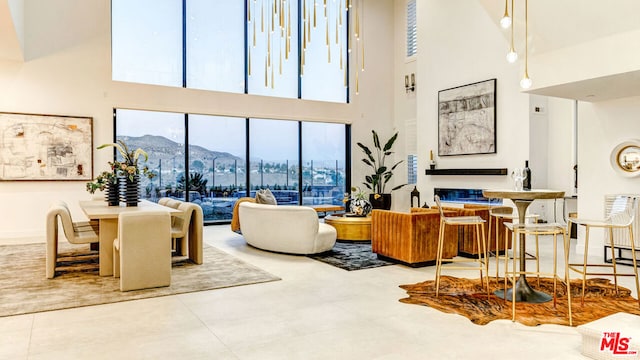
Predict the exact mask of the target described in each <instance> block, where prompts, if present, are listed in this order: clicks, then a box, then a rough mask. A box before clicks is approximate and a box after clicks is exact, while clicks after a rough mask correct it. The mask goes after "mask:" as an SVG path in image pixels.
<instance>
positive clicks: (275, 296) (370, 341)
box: [0, 225, 637, 360]
mask: <svg viewBox="0 0 640 360" xmlns="http://www.w3.org/2000/svg"><path fill="white" fill-rule="evenodd" d="M205 238H206V242H207V243H208V244H210V245H213V246H215V247H217V248H219V249H222V250H224V251H226V252H228V253H230V254H232V255H234V256H236V257H238V258H241V259H243V260H244V261H247V262H249V263H251V264H254V265H256V266H258V267H260V268H262V269H264V270H266V271H269V272H270V273H272V274H274V275H277V276H279V277H281V278H282V281H275V282H271V283H264V284H256V285H248V286H240V287H233V288H227V289H219V290H213V291H205V292H197V293H191V294H182V295H176V296H167V297H159V298H153V299H147V300H138V301H129V302H123V303H115V304H107V305H100V306H90V307H84V308H76V309H70V310H61V311H53V312H44V313H38V314H30V315H21V316H12V317H4V318H0V359H176V358H180V359H461V358H472V359H483V358H492V359H513V358H519V359H540V358H542V359H546V360H551V359H581V358H583V357H582V356H581V355H580V346H581V338H580V335H579V334H578V333H577V332H576V330H575V328H569V327H566V326H557V325H542V326H538V327H527V326H523V325H520V324H518V323H512V322H511V321H506V320H502V321H494V322H492V323H490V324H488V325H484V326H479V325H474V324H472V323H471V322H470V321H469V320H467V319H466V318H464V317H461V316H458V315H451V314H444V313H441V312H439V311H436V310H433V309H431V308H428V307H424V306H418V305H409V304H403V303H400V302H399V301H398V299H400V298H403V297H405V292H404V291H403V290H402V289H400V288H399V287H398V285H401V284H411V283H415V282H419V281H424V280H430V279H433V278H434V267H424V268H419V269H413V268H409V267H405V266H402V265H393V266H387V267H381V268H376V269H368V270H360V271H352V272H348V271H344V270H341V269H338V268H335V267H332V266H330V265H326V264H324V263H321V262H318V261H315V260H311V259H309V258H306V257H303V256H288V255H282V254H274V253H269V252H264V251H260V250H257V249H254V248H251V247H249V246H247V245H246V244H245V242H244V240H243V239H242V237H241V236H240V235H237V234H235V233H233V232H231V231H230V230H229V226H228V225H220V226H208V227H206V228H205ZM573 242H574V244H573V245H574V246H575V240H573ZM547 243H549V242H547ZM550 250H551V249H549V248H548V247H544V246H543V251H545V252H547V253H549V252H550ZM543 258H546V259H548V258H549V257H548V256H544V255H543ZM549 264H550V262H545V263H543V266H546V265H549ZM449 273H450V274H452V275H456V276H465V273H464V272H459V271H456V272H455V273H454V272H449ZM493 273H494V272H493V270H490V274H493ZM468 276H469V277H477V272H473V273H469V274H468ZM627 279H628V280H623V281H622V283H621V284H622V285H623V286H626V287H628V288H633V282H632V279H631V278H627ZM0 296H1V294H0ZM634 296H637V295H636V294H635V292H634Z"/></svg>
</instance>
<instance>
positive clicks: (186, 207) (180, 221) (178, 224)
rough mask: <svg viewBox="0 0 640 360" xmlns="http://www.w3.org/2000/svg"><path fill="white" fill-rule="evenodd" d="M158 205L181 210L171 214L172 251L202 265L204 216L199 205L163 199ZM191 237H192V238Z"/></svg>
mask: <svg viewBox="0 0 640 360" xmlns="http://www.w3.org/2000/svg"><path fill="white" fill-rule="evenodd" d="M158 204H160V205H163V206H167V207H171V208H174V209H177V210H180V213H178V214H171V250H172V251H175V253H176V254H177V255H180V256H185V255H187V254H188V255H189V257H190V258H191V260H193V261H194V262H195V263H196V264H202V257H201V256H200V255H199V254H202V250H201V249H202V226H203V222H204V215H203V212H202V208H201V207H200V205H198V204H194V203H191V202H186V201H181V200H176V199H171V198H166V197H165V198H161V199H159V200H158ZM190 235H191V236H190Z"/></svg>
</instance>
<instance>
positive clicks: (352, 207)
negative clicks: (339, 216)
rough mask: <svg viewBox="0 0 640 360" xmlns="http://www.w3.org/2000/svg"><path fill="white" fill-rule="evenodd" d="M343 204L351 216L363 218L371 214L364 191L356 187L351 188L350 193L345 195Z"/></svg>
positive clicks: (369, 204)
mask: <svg viewBox="0 0 640 360" xmlns="http://www.w3.org/2000/svg"><path fill="white" fill-rule="evenodd" d="M343 202H344V203H345V204H346V208H347V209H349V213H350V214H351V216H362V217H364V216H367V215H369V213H370V212H371V203H370V202H369V201H368V200H367V198H366V194H365V193H364V191H362V190H360V188H359V187H357V186H353V187H351V193H345V198H344V200H343Z"/></svg>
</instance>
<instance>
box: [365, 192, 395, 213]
mask: <svg viewBox="0 0 640 360" xmlns="http://www.w3.org/2000/svg"><path fill="white" fill-rule="evenodd" d="M375 197H376V196H375V194H369V202H370V203H371V206H372V207H373V208H374V209H382V210H391V194H379V197H378V198H377V199H376V198H375Z"/></svg>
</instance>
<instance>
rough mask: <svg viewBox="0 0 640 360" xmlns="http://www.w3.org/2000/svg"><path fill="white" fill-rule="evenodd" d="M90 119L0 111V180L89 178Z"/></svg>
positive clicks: (91, 154)
mask: <svg viewBox="0 0 640 360" xmlns="http://www.w3.org/2000/svg"><path fill="white" fill-rule="evenodd" d="M92 122H93V118H90V117H72V116H58V115H36V114H16V113H0V180H3V181H4V180H91V179H92V178H93V152H92V150H93V136H92V126H93V124H92Z"/></svg>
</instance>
